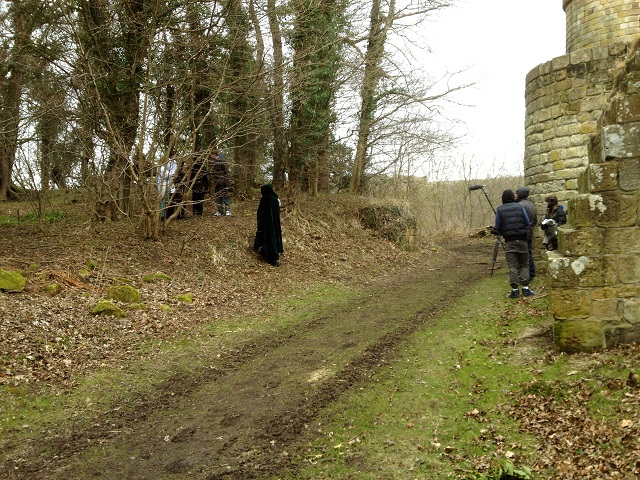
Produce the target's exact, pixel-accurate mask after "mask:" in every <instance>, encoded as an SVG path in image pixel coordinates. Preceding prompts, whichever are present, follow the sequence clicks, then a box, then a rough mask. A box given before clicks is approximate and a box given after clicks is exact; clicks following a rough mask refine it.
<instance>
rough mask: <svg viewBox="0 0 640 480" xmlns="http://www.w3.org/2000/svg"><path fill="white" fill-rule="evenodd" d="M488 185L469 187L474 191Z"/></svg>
mask: <svg viewBox="0 0 640 480" xmlns="http://www.w3.org/2000/svg"><path fill="white" fill-rule="evenodd" d="M484 187H486V185H471V186H470V187H469V191H473V190H480V189H481V188H484Z"/></svg>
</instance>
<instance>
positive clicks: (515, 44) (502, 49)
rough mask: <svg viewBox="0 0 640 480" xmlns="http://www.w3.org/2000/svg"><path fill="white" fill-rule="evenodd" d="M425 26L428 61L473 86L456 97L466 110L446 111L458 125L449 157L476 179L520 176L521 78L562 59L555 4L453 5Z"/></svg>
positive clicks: (561, 18) (500, 0) (475, 0)
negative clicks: (467, 164)
mask: <svg viewBox="0 0 640 480" xmlns="http://www.w3.org/2000/svg"><path fill="white" fill-rule="evenodd" d="M456 1H457V5H456V6H454V7H451V8H449V9H446V10H444V11H442V12H439V13H438V14H437V21H436V22H432V23H429V24H427V25H426V27H427V28H426V30H429V31H428V32H426V31H425V36H426V41H427V42H428V44H429V45H430V46H431V48H432V51H433V57H432V56H428V57H425V59H424V60H425V62H428V63H429V65H430V66H429V68H430V69H432V68H433V63H434V61H436V62H437V64H439V65H440V68H443V69H444V68H446V69H448V70H449V71H459V70H464V69H467V72H466V74H465V76H466V79H468V80H467V81H476V82H477V85H476V86H475V87H473V88H472V89H469V90H467V91H465V92H463V93H460V94H459V95H458V99H459V100H460V101H461V102H463V103H465V104H469V105H474V107H469V108H466V107H465V108H460V107H454V106H451V107H450V108H449V109H448V110H449V112H448V113H449V115H451V116H457V117H458V118H460V119H461V120H463V121H464V122H465V124H466V126H465V128H464V131H465V133H466V135H467V138H466V143H467V144H466V145H465V146H462V147H461V148H460V150H459V151H456V152H455V154H454V157H456V158H459V157H461V156H464V157H465V158H466V160H467V161H469V160H470V159H473V164H474V165H477V167H476V168H477V169H478V170H477V174H478V176H479V177H484V176H496V175H499V174H515V175H518V174H521V173H522V172H523V157H524V115H525V103H524V90H525V78H526V75H527V73H529V71H530V70H532V69H533V68H534V67H536V66H538V65H539V64H541V63H544V62H547V61H549V60H551V59H553V58H555V57H558V56H561V55H564V54H565V38H566V36H565V28H566V26H565V18H566V17H565V13H564V11H563V9H562V0H456Z"/></svg>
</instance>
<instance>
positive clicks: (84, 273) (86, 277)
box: [78, 270, 92, 281]
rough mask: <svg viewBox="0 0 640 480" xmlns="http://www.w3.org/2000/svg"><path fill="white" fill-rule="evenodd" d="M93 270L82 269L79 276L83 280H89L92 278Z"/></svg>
mask: <svg viewBox="0 0 640 480" xmlns="http://www.w3.org/2000/svg"><path fill="white" fill-rule="evenodd" d="M91 275H92V272H91V271H89V270H80V271H79V272H78V276H79V277H80V278H81V279H83V280H85V281H86V280H89V278H91Z"/></svg>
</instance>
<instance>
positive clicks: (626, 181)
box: [618, 158, 640, 192]
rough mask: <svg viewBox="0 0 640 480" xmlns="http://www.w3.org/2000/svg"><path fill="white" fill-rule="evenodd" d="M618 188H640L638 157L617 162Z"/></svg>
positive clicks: (627, 190)
mask: <svg viewBox="0 0 640 480" xmlns="http://www.w3.org/2000/svg"><path fill="white" fill-rule="evenodd" d="M618 169H619V171H620V182H619V183H620V189H621V190H623V191H625V192H630V191H634V190H640V159H638V158H633V159H629V160H622V161H620V162H619V166H618Z"/></svg>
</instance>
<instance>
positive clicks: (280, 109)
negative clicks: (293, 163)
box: [267, 0, 287, 190]
mask: <svg viewBox="0 0 640 480" xmlns="http://www.w3.org/2000/svg"><path fill="white" fill-rule="evenodd" d="M267 16H268V18H269V29H270V30H271V43H272V44H273V45H272V48H273V75H272V82H273V92H272V93H271V98H272V99H273V100H272V102H273V114H272V118H271V122H272V128H273V187H274V188H275V189H276V190H282V189H283V188H284V184H285V172H286V170H287V164H286V158H287V144H286V137H285V126H284V61H283V58H284V56H283V53H282V33H281V31H280V21H279V20H278V14H277V11H276V0H267Z"/></svg>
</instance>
